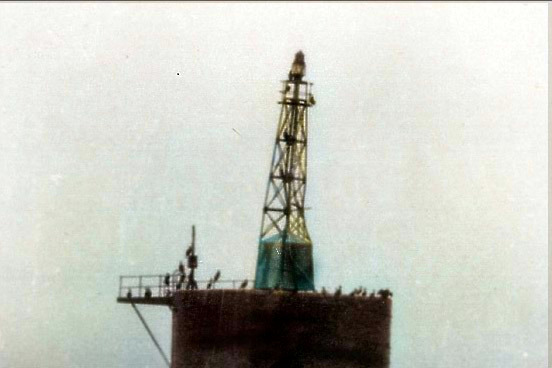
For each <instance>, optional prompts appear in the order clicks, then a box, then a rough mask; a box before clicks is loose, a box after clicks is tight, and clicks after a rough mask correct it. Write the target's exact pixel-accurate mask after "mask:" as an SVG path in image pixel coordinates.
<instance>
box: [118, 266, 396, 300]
mask: <svg viewBox="0 0 552 368" xmlns="http://www.w3.org/2000/svg"><path fill="white" fill-rule="evenodd" d="M175 273H176V275H177V276H178V282H176V285H175V288H176V290H180V289H182V287H183V286H184V282H185V281H186V271H185V267H184V264H183V263H182V262H180V263H179V265H178V271H175ZM174 275H175V274H173V275H171V274H170V273H166V274H165V277H164V280H163V281H164V285H165V287H166V288H167V289H168V288H170V285H171V276H174ZM220 275H221V274H220V270H217V272H216V273H215V275H214V276H213V277H211V278H210V279H209V281H208V283H207V287H206V289H207V290H210V289H213V288H214V286H215V283H216V282H217V281H219V280H220ZM248 282H249V280H247V279H246V280H243V282H242V283H241V284H240V286H239V289H245V288H247V285H248ZM197 289H198V287H197V283H196V281H195V280H194V277H193V273H190V275H189V276H188V283H187V284H186V290H197ZM274 291H280V289H278V288H275V289H274ZM320 294H322V295H323V296H329V295H331V294H332V293H329V292H328V291H327V290H326V288H325V287H322V290H321V291H320ZM167 295H170V290H167ZM342 295H344V294H343V291H342V288H341V285H340V286H339V287H338V288H337V289H336V290H335V291H334V292H333V296H334V297H336V298H338V297H340V296H342ZM348 295H349V296H361V297H368V298H374V297H375V296H376V295H377V296H379V297H382V298H384V299H385V298H389V297H392V296H393V293H392V292H391V291H389V289H380V290H378V292H377V293H376V291H375V290H372V292H371V293H370V294H368V291H367V289H366V288H365V287H362V286H359V287H358V288H355V289H354V290H353V291H351V292H350V293H349V294H348ZM144 297H145V298H147V299H149V298H151V297H152V291H151V289H150V288H149V287H146V289H145V293H144ZM127 298H132V292H131V290H130V289H129V290H128V293H127Z"/></svg>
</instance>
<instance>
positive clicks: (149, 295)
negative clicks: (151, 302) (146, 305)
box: [144, 287, 151, 299]
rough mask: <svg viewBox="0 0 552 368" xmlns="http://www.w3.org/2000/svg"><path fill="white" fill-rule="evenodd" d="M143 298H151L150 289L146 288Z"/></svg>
mask: <svg viewBox="0 0 552 368" xmlns="http://www.w3.org/2000/svg"><path fill="white" fill-rule="evenodd" d="M144 296H145V297H146V299H149V298H151V289H150V288H149V287H148V288H146V292H145V293H144Z"/></svg>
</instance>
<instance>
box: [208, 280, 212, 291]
mask: <svg viewBox="0 0 552 368" xmlns="http://www.w3.org/2000/svg"><path fill="white" fill-rule="evenodd" d="M212 286H213V279H209V282H208V283H207V290H209V289H210V288H211V287H212Z"/></svg>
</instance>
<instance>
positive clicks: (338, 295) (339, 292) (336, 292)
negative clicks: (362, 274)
mask: <svg viewBox="0 0 552 368" xmlns="http://www.w3.org/2000/svg"><path fill="white" fill-rule="evenodd" d="M334 296H335V297H340V296H341V285H339V287H338V288H337V289H336V290H335V294H334Z"/></svg>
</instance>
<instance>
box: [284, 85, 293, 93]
mask: <svg viewBox="0 0 552 368" xmlns="http://www.w3.org/2000/svg"><path fill="white" fill-rule="evenodd" d="M290 89H291V87H290V86H289V84H288V85H287V86H286V90H285V91H284V93H288V92H289V90H290Z"/></svg>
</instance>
